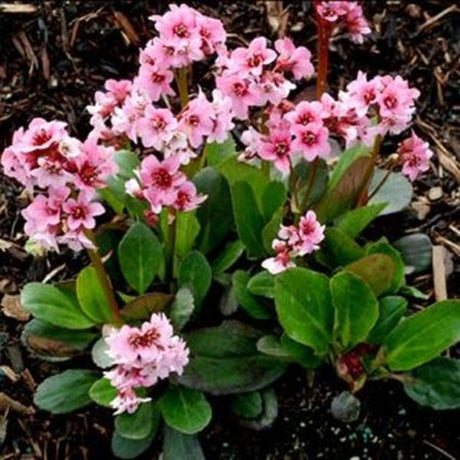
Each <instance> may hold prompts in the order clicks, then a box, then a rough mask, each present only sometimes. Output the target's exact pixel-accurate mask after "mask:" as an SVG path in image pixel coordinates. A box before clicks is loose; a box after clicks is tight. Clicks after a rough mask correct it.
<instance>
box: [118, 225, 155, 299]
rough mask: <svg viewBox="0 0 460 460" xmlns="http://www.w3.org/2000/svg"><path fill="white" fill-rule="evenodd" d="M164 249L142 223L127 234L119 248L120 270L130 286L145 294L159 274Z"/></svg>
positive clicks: (134, 226)
mask: <svg viewBox="0 0 460 460" xmlns="http://www.w3.org/2000/svg"><path fill="white" fill-rule="evenodd" d="M162 258H163V249H162V247H161V244H160V242H159V241H158V238H157V237H156V236H155V234H154V233H153V232H152V230H151V229H150V228H149V227H148V226H147V225H145V224H142V223H140V222H138V223H136V224H134V225H133V226H132V227H131V228H130V229H129V230H128V232H127V233H126V234H125V236H124V237H123V239H122V240H121V242H120V245H119V247H118V259H119V262H120V268H121V271H122V273H123V276H124V277H125V279H126V281H127V282H128V284H129V285H130V286H131V287H132V288H133V289H134V290H135V291H137V292H138V293H139V294H144V292H145V291H146V290H147V288H148V287H149V286H150V284H151V283H152V281H153V279H154V278H155V275H156V274H157V273H158V270H159V268H160V265H161V263H162Z"/></svg>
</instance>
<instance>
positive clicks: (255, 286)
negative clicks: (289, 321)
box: [247, 271, 275, 299]
mask: <svg viewBox="0 0 460 460" xmlns="http://www.w3.org/2000/svg"><path fill="white" fill-rule="evenodd" d="M247 288H248V291H249V292H250V293H251V294H254V295H258V296H262V297H267V298H269V299H273V298H274V297H275V277H274V276H273V275H272V274H271V273H269V272H267V271H263V272H259V273H257V275H254V276H253V277H252V278H251V279H250V280H249V282H248V286H247Z"/></svg>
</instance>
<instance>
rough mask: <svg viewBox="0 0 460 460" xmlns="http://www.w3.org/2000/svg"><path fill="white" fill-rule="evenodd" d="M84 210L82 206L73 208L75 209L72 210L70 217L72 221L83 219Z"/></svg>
mask: <svg viewBox="0 0 460 460" xmlns="http://www.w3.org/2000/svg"><path fill="white" fill-rule="evenodd" d="M85 214H86V212H85V208H84V207H83V206H75V208H74V209H73V210H72V217H73V218H74V219H82V218H83V217H85Z"/></svg>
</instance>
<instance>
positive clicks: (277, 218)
mask: <svg viewBox="0 0 460 460" xmlns="http://www.w3.org/2000/svg"><path fill="white" fill-rule="evenodd" d="M283 217H284V208H279V209H278V211H276V212H275V213H274V214H273V216H272V218H271V219H270V220H269V221H268V222H267V223H266V224H265V225H264V227H263V229H262V245H263V247H264V249H265V252H266V253H267V254H273V253H274V251H273V248H272V244H273V240H274V239H275V238H276V237H277V235H278V232H279V230H280V226H281V224H282V223H283Z"/></svg>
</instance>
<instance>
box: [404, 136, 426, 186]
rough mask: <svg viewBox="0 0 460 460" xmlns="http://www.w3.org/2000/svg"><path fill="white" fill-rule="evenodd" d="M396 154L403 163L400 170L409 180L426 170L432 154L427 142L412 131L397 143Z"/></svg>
mask: <svg viewBox="0 0 460 460" xmlns="http://www.w3.org/2000/svg"><path fill="white" fill-rule="evenodd" d="M398 154H399V155H400V159H401V161H402V163H403V168H402V172H403V174H405V175H406V176H407V177H408V178H409V179H410V180H411V181H414V180H415V179H417V177H419V176H420V175H421V174H422V173H424V172H425V171H428V169H429V160H430V158H431V157H432V156H433V152H432V151H431V150H430V149H429V144H428V142H424V141H423V140H422V139H421V138H420V137H418V136H417V135H416V134H415V133H414V132H413V131H412V134H411V136H410V137H409V138H407V139H405V140H404V141H403V142H401V143H400V144H399V146H398Z"/></svg>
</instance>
